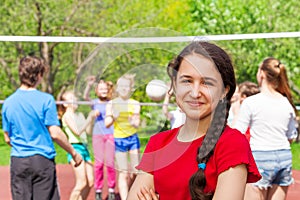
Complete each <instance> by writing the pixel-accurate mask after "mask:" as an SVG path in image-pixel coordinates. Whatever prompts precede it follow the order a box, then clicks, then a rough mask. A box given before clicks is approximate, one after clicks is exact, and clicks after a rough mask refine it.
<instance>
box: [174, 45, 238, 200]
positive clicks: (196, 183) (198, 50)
mask: <svg viewBox="0 0 300 200" xmlns="http://www.w3.org/2000/svg"><path fill="white" fill-rule="evenodd" d="M192 54H198V55H202V56H204V57H206V58H208V59H209V60H211V61H212V62H213V63H214V64H215V66H216V68H217V70H218V71H219V73H220V74H221V77H222V80H223V85H224V88H225V87H229V91H228V93H227V95H226V97H225V98H224V99H223V100H222V101H220V102H219V103H218V105H217V107H216V110H215V111H214V116H213V118H212V122H211V124H210V126H209V128H208V131H207V133H206V135H205V138H204V140H203V142H202V145H201V146H200V147H199V148H198V154H197V158H196V160H197V162H198V164H200V163H205V164H206V163H207V161H208V160H209V158H210V157H211V155H213V152H214V148H215V145H216V143H217V141H218V139H219V138H220V136H221V134H222V132H223V130H224V128H225V126H226V123H227V117H228V111H229V108H230V99H231V97H232V95H233V93H234V91H235V88H236V81H235V75H234V69H233V65H232V62H231V59H230V57H229V55H228V54H227V53H226V52H225V51H224V50H223V49H222V48H220V47H218V46H217V45H215V44H212V43H209V42H203V41H195V42H192V43H191V44H189V45H188V46H187V47H185V48H184V49H183V50H182V51H181V53H180V54H179V55H178V56H177V57H176V58H175V59H174V60H172V61H171V62H170V63H169V65H168V75H169V76H170V78H171V81H172V87H173V84H174V83H173V81H174V80H176V76H177V72H178V70H179V68H180V66H181V63H182V60H183V59H184V58H185V57H186V56H188V55H192ZM205 185H206V178H205V174H204V170H203V169H201V168H199V169H198V171H197V172H196V173H195V174H194V175H192V177H191V178H190V183H189V189H190V194H191V197H192V200H206V199H212V197H213V194H211V193H209V194H205V193H204V192H203V190H204V188H205Z"/></svg>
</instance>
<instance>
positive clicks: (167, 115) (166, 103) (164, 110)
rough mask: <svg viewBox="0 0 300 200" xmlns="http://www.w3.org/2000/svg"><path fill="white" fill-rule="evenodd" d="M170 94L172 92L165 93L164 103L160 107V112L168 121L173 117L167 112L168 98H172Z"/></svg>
mask: <svg viewBox="0 0 300 200" xmlns="http://www.w3.org/2000/svg"><path fill="white" fill-rule="evenodd" d="M172 93H173V90H171V91H168V92H167V93H166V96H165V99H164V103H163V106H162V110H163V113H164V115H165V116H166V118H167V119H168V120H171V119H172V117H173V115H172V114H171V113H170V112H169V109H168V107H169V102H170V98H171V97H172Z"/></svg>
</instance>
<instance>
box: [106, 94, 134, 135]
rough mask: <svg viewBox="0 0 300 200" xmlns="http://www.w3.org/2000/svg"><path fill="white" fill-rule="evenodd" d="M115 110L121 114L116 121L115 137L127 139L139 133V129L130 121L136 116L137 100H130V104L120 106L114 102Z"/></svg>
mask: <svg viewBox="0 0 300 200" xmlns="http://www.w3.org/2000/svg"><path fill="white" fill-rule="evenodd" d="M112 102H113V105H112V108H113V110H116V111H118V112H119V116H118V118H117V119H116V120H115V121H114V137H115V138H126V137H129V136H131V135H133V134H135V133H136V132H137V128H135V127H133V126H132V125H131V124H130V123H129V120H128V117H130V116H132V115H133V114H134V103H136V101H135V100H133V99H129V100H128V104H118V103H117V102H116V101H114V100H113V101H112Z"/></svg>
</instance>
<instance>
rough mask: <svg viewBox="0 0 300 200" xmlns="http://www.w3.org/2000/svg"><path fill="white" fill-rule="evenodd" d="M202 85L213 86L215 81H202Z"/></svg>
mask: <svg viewBox="0 0 300 200" xmlns="http://www.w3.org/2000/svg"><path fill="white" fill-rule="evenodd" d="M201 84H202V85H209V86H212V85H213V83H212V82H209V81H202V82H201Z"/></svg>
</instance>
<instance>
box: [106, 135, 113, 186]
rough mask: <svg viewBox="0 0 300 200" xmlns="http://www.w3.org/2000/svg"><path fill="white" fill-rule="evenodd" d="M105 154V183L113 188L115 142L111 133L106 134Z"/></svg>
mask: <svg viewBox="0 0 300 200" xmlns="http://www.w3.org/2000/svg"><path fill="white" fill-rule="evenodd" d="M106 136H107V140H106V142H105V154H106V168H107V185H108V188H112V189H114V188H115V186H116V170H115V142H114V136H113V134H109V135H106Z"/></svg>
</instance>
